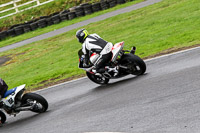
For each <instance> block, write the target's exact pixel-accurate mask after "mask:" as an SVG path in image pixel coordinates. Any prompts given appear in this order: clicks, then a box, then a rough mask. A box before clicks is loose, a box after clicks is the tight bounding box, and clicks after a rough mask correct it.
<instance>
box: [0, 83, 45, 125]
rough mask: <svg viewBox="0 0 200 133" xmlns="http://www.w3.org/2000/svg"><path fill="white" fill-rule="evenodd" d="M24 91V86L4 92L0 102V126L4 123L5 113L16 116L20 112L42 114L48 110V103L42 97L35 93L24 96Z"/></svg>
mask: <svg viewBox="0 0 200 133" xmlns="http://www.w3.org/2000/svg"><path fill="white" fill-rule="evenodd" d="M24 91H25V84H24V85H21V86H18V87H15V88H13V89H10V90H8V91H7V92H5V94H4V96H3V98H2V99H1V100H0V124H3V123H5V121H6V115H5V113H7V114H8V115H14V116H16V115H17V114H18V113H19V112H20V111H32V112H36V113H43V112H45V111H46V110H47V109H48V102H47V100H46V99H45V98H44V97H42V96H41V95H39V94H36V93H25V94H24ZM4 112H5V113H4Z"/></svg>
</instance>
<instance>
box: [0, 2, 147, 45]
mask: <svg viewBox="0 0 200 133" xmlns="http://www.w3.org/2000/svg"><path fill="white" fill-rule="evenodd" d="M142 1H144V0H135V1H132V2H127V3H125V4H122V5H117V6H116V7H113V8H110V9H107V10H103V11H99V12H96V13H93V14H91V15H87V16H84V17H81V18H75V19H73V20H70V21H63V22H61V23H59V24H54V25H51V26H48V27H45V28H42V29H37V30H35V31H31V32H28V33H25V34H23V35H20V36H16V37H9V38H6V39H5V40H2V41H0V47H4V46H7V45H10V44H13V43H17V42H20V41H23V40H26V39H29V38H32V37H35V36H39V35H41V34H44V33H47V32H50V31H54V30H56V29H60V28H63V27H65V26H69V25H72V24H74V23H78V22H81V21H84V20H87V19H90V18H93V17H96V16H99V15H102V14H105V13H108V12H111V11H115V10H117V9H120V8H124V7H127V6H130V5H133V4H136V3H139V2H142Z"/></svg>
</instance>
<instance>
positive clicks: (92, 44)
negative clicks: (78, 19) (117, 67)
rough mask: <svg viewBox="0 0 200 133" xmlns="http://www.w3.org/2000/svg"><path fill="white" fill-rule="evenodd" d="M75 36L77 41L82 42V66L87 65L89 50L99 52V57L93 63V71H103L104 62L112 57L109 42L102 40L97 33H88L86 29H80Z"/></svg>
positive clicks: (111, 45)
mask: <svg viewBox="0 0 200 133" xmlns="http://www.w3.org/2000/svg"><path fill="white" fill-rule="evenodd" d="M76 37H77V38H78V40H79V42H80V43H82V52H83V54H84V61H83V67H87V66H88V65H89V56H90V52H92V53H93V52H95V53H97V54H99V55H100V56H99V58H98V59H97V61H96V62H95V64H94V69H93V70H92V71H93V72H94V73H103V72H105V64H106V63H107V62H109V61H110V60H111V58H112V47H113V44H112V43H111V42H107V41H105V40H103V39H102V38H101V37H100V36H99V35H97V34H89V33H88V32H87V30H85V29H80V30H78V31H77V32H76Z"/></svg>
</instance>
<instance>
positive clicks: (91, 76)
mask: <svg viewBox="0 0 200 133" xmlns="http://www.w3.org/2000/svg"><path fill="white" fill-rule="evenodd" d="M86 75H87V77H88V78H89V79H90V80H91V81H93V82H95V83H97V84H100V85H105V84H108V82H109V79H108V78H105V77H100V76H98V75H94V74H91V73H89V72H86Z"/></svg>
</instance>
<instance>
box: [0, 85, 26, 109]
mask: <svg viewBox="0 0 200 133" xmlns="http://www.w3.org/2000/svg"><path fill="white" fill-rule="evenodd" d="M25 86H26V85H25V84H24V85H21V86H18V87H16V88H13V89H10V90H8V91H7V92H6V93H5V94H4V97H3V98H2V100H1V101H3V103H4V104H5V105H6V106H8V107H12V106H13V105H14V104H15V97H16V95H17V94H18V93H19V92H20V91H21V90H23V89H25Z"/></svg>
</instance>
